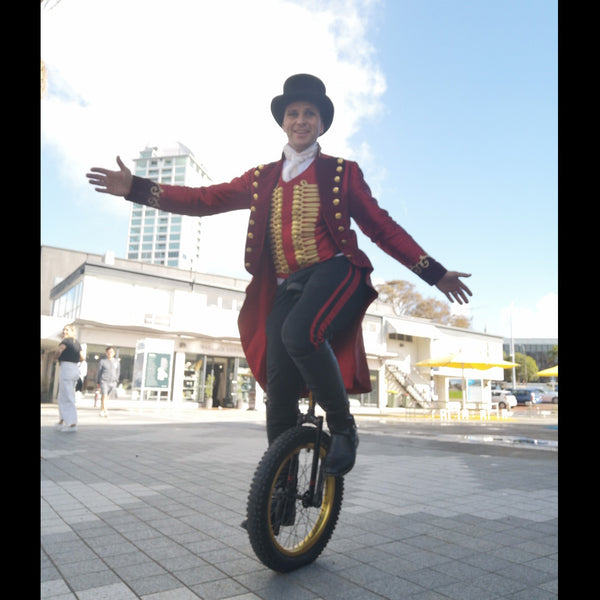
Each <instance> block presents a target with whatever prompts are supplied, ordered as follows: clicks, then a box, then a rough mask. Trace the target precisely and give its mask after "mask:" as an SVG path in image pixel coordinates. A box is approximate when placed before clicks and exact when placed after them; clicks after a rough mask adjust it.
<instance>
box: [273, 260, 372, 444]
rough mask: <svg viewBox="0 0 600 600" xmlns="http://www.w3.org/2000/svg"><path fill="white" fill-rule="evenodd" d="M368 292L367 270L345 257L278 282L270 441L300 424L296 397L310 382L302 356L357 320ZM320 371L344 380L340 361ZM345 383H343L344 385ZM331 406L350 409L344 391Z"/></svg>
mask: <svg viewBox="0 0 600 600" xmlns="http://www.w3.org/2000/svg"><path fill="white" fill-rule="evenodd" d="M367 293H368V290H367V286H366V283H365V274H364V272H363V271H362V270H361V269H358V268H357V267H355V266H354V265H352V264H351V263H350V262H349V261H348V260H347V259H346V258H345V257H343V256H339V257H334V258H332V259H330V260H327V261H325V262H322V263H318V264H316V265H313V266H311V267H308V268H306V269H302V270H301V271H297V272H296V273H293V274H292V275H290V277H289V278H288V279H287V280H285V281H284V282H283V283H282V284H280V285H279V287H278V290H277V294H276V297H275V301H274V304H273V308H272V310H271V313H270V314H269V317H268V319H267V438H268V441H269V444H271V443H272V442H273V441H274V440H275V438H276V437H277V436H278V435H280V434H281V433H282V432H283V431H285V430H287V429H289V428H290V427H293V426H294V425H295V424H296V419H297V416H298V400H299V398H300V396H301V394H302V392H303V390H304V389H305V387H306V384H307V382H305V379H304V377H303V376H302V374H301V372H300V370H299V368H298V361H301V360H302V357H305V356H307V355H311V354H313V353H314V352H316V351H317V350H319V348H321V346H322V345H323V344H329V340H331V339H332V337H333V336H335V334H336V332H338V331H341V330H343V329H344V328H345V327H347V326H348V325H349V323H350V322H351V321H352V320H353V319H355V318H356V317H357V315H358V313H359V311H360V310H361V308H362V306H363V303H364V300H365V298H366V295H367ZM322 371H323V373H322V374H319V376H323V377H327V378H328V379H329V381H336V380H337V381H341V374H340V372H339V365H338V364H337V361H335V360H333V364H332V365H329V366H328V367H327V368H326V369H323V370H322ZM342 387H343V386H342ZM341 394H343V397H342V396H338V398H332V399H331V402H333V405H332V404H329V405H328V406H327V407H323V408H325V409H326V410H327V411H329V410H330V409H332V410H333V411H344V410H347V406H348V400H347V395H346V394H345V390H343V389H342V390H341Z"/></svg>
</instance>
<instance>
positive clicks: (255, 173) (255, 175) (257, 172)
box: [254, 169, 260, 177]
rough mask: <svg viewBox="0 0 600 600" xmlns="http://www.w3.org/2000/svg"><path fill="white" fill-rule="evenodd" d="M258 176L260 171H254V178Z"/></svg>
mask: <svg viewBox="0 0 600 600" xmlns="http://www.w3.org/2000/svg"><path fill="white" fill-rule="evenodd" d="M259 175H260V171H259V170H258V169H256V171H254V177H258V176H259Z"/></svg>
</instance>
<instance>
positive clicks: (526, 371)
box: [507, 352, 539, 383]
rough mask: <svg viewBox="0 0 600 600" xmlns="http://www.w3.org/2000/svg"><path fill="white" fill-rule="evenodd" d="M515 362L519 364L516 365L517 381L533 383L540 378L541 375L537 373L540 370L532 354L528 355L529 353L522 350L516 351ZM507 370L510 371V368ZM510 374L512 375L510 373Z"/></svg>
mask: <svg viewBox="0 0 600 600" xmlns="http://www.w3.org/2000/svg"><path fill="white" fill-rule="evenodd" d="M509 360H510V359H509ZM514 362H516V363H518V364H519V366H518V367H515V376H516V378H517V383H528V382H530V383H532V382H535V381H537V380H538V379H539V377H538V376H537V375H536V373H537V372H538V370H539V369H538V366H537V363H536V362H535V360H534V359H533V358H531V356H527V354H523V353H521V352H515V360H514ZM507 371H509V369H507ZM507 375H508V374H507ZM508 376H509V377H510V375H508Z"/></svg>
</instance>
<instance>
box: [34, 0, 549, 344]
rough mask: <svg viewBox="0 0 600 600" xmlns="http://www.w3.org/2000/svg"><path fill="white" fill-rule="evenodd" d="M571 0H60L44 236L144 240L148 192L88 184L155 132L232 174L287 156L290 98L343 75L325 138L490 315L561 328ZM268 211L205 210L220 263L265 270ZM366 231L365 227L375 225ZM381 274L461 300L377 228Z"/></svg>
mask: <svg viewBox="0 0 600 600" xmlns="http://www.w3.org/2000/svg"><path fill="white" fill-rule="evenodd" d="M557 12H558V7H557V0H295V1H292V0H287V1H284V0H253V2H248V1H247V0H219V1H218V2H217V1H215V0H170V1H169V2H164V1H162V0H103V1H102V2H101V3H99V2H97V1H96V0H94V1H92V0H45V2H43V3H42V6H41V30H40V34H41V35H40V40H41V54H42V59H43V60H44V62H45V65H46V69H47V74H48V83H47V91H46V94H45V96H44V97H43V98H42V99H41V109H40V119H41V121H40V122H41V146H40V150H41V161H40V164H41V181H40V183H41V190H40V192H41V193H40V196H41V208H40V211H41V212H40V215H41V218H40V223H41V226H40V243H41V244H42V245H46V246H55V247H59V248H65V249H69V250H77V251H83V252H90V253H97V254H104V253H105V252H106V251H108V250H110V251H113V252H114V253H115V255H116V256H117V257H121V258H125V257H126V243H127V230H128V222H129V210H130V203H129V202H127V201H126V200H124V199H123V198H120V197H115V196H109V195H107V194H99V193H97V192H95V191H94V189H93V188H92V186H90V185H89V184H88V183H87V179H86V177H85V173H86V172H88V171H89V169H90V168H91V167H94V166H96V167H106V168H111V169H112V168H115V169H116V168H117V167H116V161H115V157H116V156H117V155H120V156H121V158H122V159H123V160H124V162H125V163H126V164H127V165H128V166H129V167H130V168H132V167H133V159H135V158H137V157H138V156H139V152H140V150H142V149H143V148H144V147H146V146H158V147H170V146H172V145H173V142H175V141H179V142H182V143H183V144H185V145H186V146H187V147H188V148H190V149H191V150H192V151H193V153H194V155H195V157H196V159H197V160H198V162H200V163H201V164H202V165H203V166H204V167H205V169H206V171H207V172H208V174H209V176H210V177H211V179H212V181H213V182H214V183H220V182H224V181H229V180H231V179H233V178H234V177H236V176H238V175H240V174H241V173H243V172H245V171H246V170H247V169H249V168H251V167H254V166H255V165H257V164H261V163H266V162H271V161H273V160H278V159H279V157H280V156H281V151H282V148H283V145H284V144H285V142H286V138H285V135H284V133H283V132H282V130H281V129H280V128H279V127H278V125H277V124H276V123H275V121H274V120H273V117H272V115H271V112H270V103H271V99H272V98H273V97H274V96H277V95H279V94H281V93H282V88H283V82H284V81H285V79H287V77H288V76H290V75H292V74H294V73H311V74H313V75H316V76H317V77H319V78H320V79H322V80H323V82H324V83H325V85H326V88H327V94H328V96H329V97H330V98H331V100H332V102H333V104H334V106H335V115H334V120H333V124H332V126H331V128H330V130H329V131H328V132H326V133H325V134H324V135H323V136H322V137H321V138H319V143H320V145H321V148H322V150H323V152H324V153H326V154H330V155H335V156H342V157H344V158H346V159H349V160H355V161H357V162H358V164H359V165H360V167H361V169H362V171H363V173H364V175H365V179H366V181H367V183H368V184H369V187H370V188H371V191H372V193H373V196H374V197H375V198H376V199H377V201H378V202H379V204H380V205H381V206H382V207H383V208H385V209H386V210H387V211H388V212H389V213H390V214H391V215H392V217H393V218H394V219H395V220H396V221H397V222H398V223H400V224H401V225H402V226H403V227H404V228H405V229H406V230H407V231H408V232H409V233H410V234H411V235H412V237H413V238H415V240H416V241H417V242H418V243H419V244H420V245H421V246H422V247H423V248H424V249H425V250H426V251H427V252H428V253H429V254H430V255H431V256H433V257H434V258H436V259H437V260H438V261H439V262H441V263H442V264H443V265H444V266H445V267H446V268H447V269H449V270H456V271H462V272H466V273H471V277H470V278H468V279H466V280H465V282H466V283H467V285H468V286H469V287H470V289H471V290H472V292H473V297H472V298H471V302H470V303H469V304H468V305H466V306H463V307H459V306H458V305H456V304H454V305H452V306H453V309H454V310H456V312H459V313H460V314H465V315H466V316H468V317H470V318H472V328H473V329H474V330H475V331H481V332H487V333H489V334H494V335H500V336H503V337H505V338H509V337H510V336H511V334H512V336H513V337H514V338H557V337H558V164H557V163H558V92H557V87H558V56H557V47H558V14H557ZM247 219H248V215H247V213H246V212H245V211H237V212H234V213H228V214H226V215H218V216H213V217H209V218H207V219H205V220H204V222H203V225H202V227H203V239H202V241H201V251H202V256H203V259H202V264H201V265H200V270H201V271H203V272H207V273H216V274H221V275H226V276H232V277H240V278H247V279H249V274H248V273H247V272H246V271H245V270H244V267H243V254H244V238H245V233H246V226H247ZM355 229H358V228H357V227H356V226H355ZM359 245H360V247H361V248H362V249H363V250H364V251H365V252H366V253H367V255H368V256H369V258H370V259H371V262H372V263H373V265H374V267H375V270H374V272H373V275H372V278H373V281H374V282H375V283H380V282H384V281H390V280H394V279H405V280H407V281H410V282H411V283H413V284H414V285H415V289H416V291H418V292H419V293H420V294H422V295H423V296H425V297H433V298H436V299H438V300H442V301H445V296H444V295H443V294H441V293H440V292H439V291H438V290H437V288H435V287H431V286H429V285H428V284H426V283H424V282H422V281H421V280H420V279H419V278H418V277H416V276H415V275H413V274H412V273H411V272H410V271H409V270H407V269H406V268H405V267H404V266H402V265H401V264H400V263H398V262H396V261H394V260H393V259H392V258H391V257H389V256H388V255H387V254H385V253H384V252H383V251H382V250H380V249H379V248H378V247H376V246H375V245H374V244H373V243H372V242H371V241H370V240H369V239H368V238H367V237H365V236H363V235H362V234H360V232H359Z"/></svg>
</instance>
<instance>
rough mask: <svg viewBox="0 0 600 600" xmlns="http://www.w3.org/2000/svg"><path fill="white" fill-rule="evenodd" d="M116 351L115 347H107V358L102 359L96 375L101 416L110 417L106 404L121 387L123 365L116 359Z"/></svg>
mask: <svg viewBox="0 0 600 600" xmlns="http://www.w3.org/2000/svg"><path fill="white" fill-rule="evenodd" d="M115 354H116V352H115V349H114V347H113V346H107V348H106V356H105V357H104V358H102V359H100V362H99V363H98V373H97V375H96V386H97V389H98V390H100V416H101V417H108V411H107V410H106V402H107V400H108V398H109V396H110V395H111V394H112V393H114V392H116V390H117V385H119V377H120V374H121V363H120V362H119V359H118V358H116V357H115Z"/></svg>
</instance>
